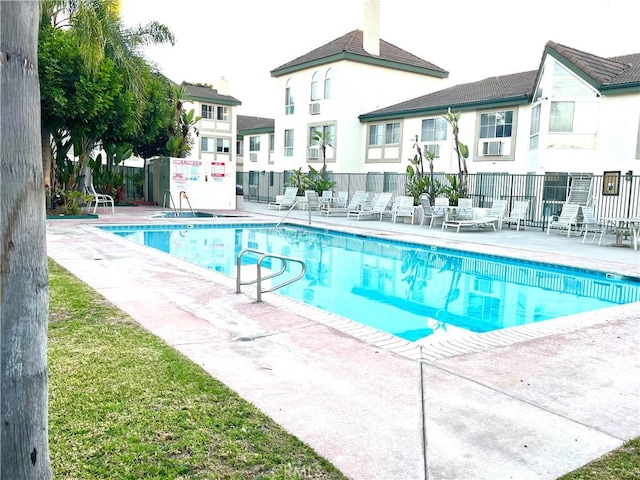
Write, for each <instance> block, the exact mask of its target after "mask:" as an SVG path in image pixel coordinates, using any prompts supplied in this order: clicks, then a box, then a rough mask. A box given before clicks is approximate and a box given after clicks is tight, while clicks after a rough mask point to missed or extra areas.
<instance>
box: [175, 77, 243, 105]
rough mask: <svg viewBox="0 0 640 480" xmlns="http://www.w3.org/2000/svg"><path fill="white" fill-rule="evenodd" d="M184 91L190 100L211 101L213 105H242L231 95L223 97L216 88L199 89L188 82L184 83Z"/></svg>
mask: <svg viewBox="0 0 640 480" xmlns="http://www.w3.org/2000/svg"><path fill="white" fill-rule="evenodd" d="M182 86H183V87H184V91H185V93H186V94H187V96H189V97H190V98H193V99H198V100H200V99H204V100H209V101H211V103H216V102H222V103H225V104H234V105H240V104H241V103H242V102H240V100H238V99H237V98H235V97H232V96H231V95H222V94H220V93H218V91H217V90H216V89H214V88H208V87H198V86H195V85H191V84H189V83H186V82H182Z"/></svg>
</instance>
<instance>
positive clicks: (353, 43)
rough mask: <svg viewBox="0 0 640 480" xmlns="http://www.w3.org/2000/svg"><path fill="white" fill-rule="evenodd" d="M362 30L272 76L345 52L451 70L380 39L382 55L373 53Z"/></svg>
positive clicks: (294, 62) (354, 31)
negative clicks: (366, 43)
mask: <svg viewBox="0 0 640 480" xmlns="http://www.w3.org/2000/svg"><path fill="white" fill-rule="evenodd" d="M362 37H363V33H362V30H353V31H352V32H349V33H347V34H345V35H343V36H342V37H340V38H336V39H335V40H333V41H331V42H329V43H327V44H326V45H323V46H321V47H318V48H316V49H315V50H312V51H311V52H309V53H306V54H305V55H302V56H301V57H298V58H296V59H294V60H291V61H290V62H287V63H285V64H283V65H280V66H279V67H277V68H275V69H273V70H272V71H271V75H272V76H277V73H278V72H279V71H280V70H283V69H289V68H292V67H296V66H304V65H305V64H307V63H309V62H316V61H321V60H323V59H328V58H329V57H333V56H335V55H341V54H345V53H349V54H353V55H358V56H361V57H367V58H369V59H378V60H383V61H387V62H392V63H397V64H401V65H408V66H411V67H417V68H420V69H428V70H432V71H434V72H439V73H441V74H442V76H448V75H449V72H447V71H446V70H444V69H442V68H440V67H438V66H437V65H434V64H433V63H431V62H427V61H426V60H423V59H421V58H420V57H417V56H415V55H413V54H411V53H409V52H407V51H405V50H402V49H401V48H399V47H396V46H395V45H393V44H391V43H389V42H386V41H385V40H382V39H380V55H379V56H375V55H371V54H370V53H369V52H367V51H366V50H365V49H364V48H363V46H362V45H363V41H362Z"/></svg>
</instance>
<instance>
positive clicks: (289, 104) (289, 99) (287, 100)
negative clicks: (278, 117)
mask: <svg viewBox="0 0 640 480" xmlns="http://www.w3.org/2000/svg"><path fill="white" fill-rule="evenodd" d="M291 84H292V82H291V79H289V80H287V86H286V88H285V89H284V114H285V115H293V112H294V110H295V104H294V103H293V92H292V91H291V89H292V86H291Z"/></svg>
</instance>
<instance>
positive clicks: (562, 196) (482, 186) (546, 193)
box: [236, 171, 640, 228]
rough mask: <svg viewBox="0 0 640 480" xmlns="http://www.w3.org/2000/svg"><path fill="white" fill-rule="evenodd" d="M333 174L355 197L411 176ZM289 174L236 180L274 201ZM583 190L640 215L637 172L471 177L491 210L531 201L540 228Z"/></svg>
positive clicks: (480, 201) (622, 212)
mask: <svg viewBox="0 0 640 480" xmlns="http://www.w3.org/2000/svg"><path fill="white" fill-rule="evenodd" d="M327 176H328V177H329V178H330V179H331V180H333V181H334V182H336V184H335V186H334V187H333V191H334V192H339V191H346V192H348V193H349V198H351V195H353V193H354V192H356V191H357V190H366V191H368V192H392V193H393V194H394V195H404V194H405V184H406V180H407V177H406V175H405V174H403V173H327ZM289 177H291V172H259V171H254V172H238V174H237V179H236V180H237V183H238V184H239V185H242V187H243V192H244V199H245V201H248V202H258V203H268V202H272V201H274V200H275V198H276V195H281V194H283V193H284V189H285V187H286V184H287V180H288V178H289ZM434 177H435V179H436V180H437V181H438V182H440V183H441V184H443V185H448V184H449V181H448V179H447V176H446V175H445V174H444V173H437V174H434ZM585 188H588V191H587V192H585V191H584V189H585ZM572 189H573V190H574V192H572ZM578 189H580V190H581V192H580V193H581V195H580V197H579V198H581V200H580V201H579V202H576V203H583V204H585V205H586V204H587V203H588V204H589V205H591V206H593V207H594V214H595V216H596V217H597V218H599V217H614V216H615V217H635V216H636V215H638V209H640V175H632V174H631V172H628V173H627V174H623V173H619V174H618V173H616V174H607V175H590V174H570V173H546V174H544V175H533V174H523V175H510V174H498V173H476V174H470V175H469V176H468V180H467V196H468V197H470V198H473V205H474V206H475V207H485V208H488V207H490V206H491V202H492V201H493V199H506V200H508V207H507V208H508V210H510V209H511V206H512V205H513V202H515V201H516V200H528V201H529V211H528V216H527V221H526V225H527V226H531V227H540V228H545V227H546V225H547V222H548V219H549V218H550V217H551V216H553V215H558V214H559V213H560V211H561V210H562V205H563V203H565V202H566V201H567V199H568V198H570V195H571V194H572V193H576V192H577V190H578Z"/></svg>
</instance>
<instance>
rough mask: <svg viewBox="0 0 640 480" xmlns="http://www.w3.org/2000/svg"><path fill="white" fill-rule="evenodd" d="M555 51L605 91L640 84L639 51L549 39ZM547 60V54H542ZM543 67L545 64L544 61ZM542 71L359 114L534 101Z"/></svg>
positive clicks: (408, 112) (494, 79)
mask: <svg viewBox="0 0 640 480" xmlns="http://www.w3.org/2000/svg"><path fill="white" fill-rule="evenodd" d="M548 50H553V52H555V53H556V54H558V55H560V56H561V57H563V58H565V59H566V60H567V61H569V62H570V63H572V64H573V65H575V67H576V68H577V69H578V70H580V71H581V72H583V73H584V74H585V75H587V76H588V77H589V78H591V79H592V80H593V81H594V82H595V83H596V84H598V85H599V86H600V88H601V89H602V90H605V89H607V90H613V89H615V88H620V87H625V86H629V85H633V86H637V87H640V53H633V54H629V55H621V56H618V57H611V58H603V57H598V56H597V55H592V54H590V53H586V52H582V51H580V50H576V49H574V48H570V47H567V46H565V45H560V44H558V43H554V42H547V44H546V46H545V52H546V51H548ZM543 61H544V56H543ZM541 66H542V63H541ZM539 72H540V70H532V71H529V72H521V73H513V74H510V75H502V76H499V77H489V78H485V79H484V80H480V81H476V82H471V83H464V84H461V85H455V86H453V87H449V88H446V89H444V90H439V91H437V92H433V93H429V94H427V95H423V96H422V97H418V98H413V99H411V100H407V101H404V102H402V103H398V104H395V105H391V106H388V107H385V108H381V109H379V110H375V111H373V112H368V113H365V114H363V115H360V119H361V120H366V119H370V118H375V117H381V116H382V117H387V118H391V117H403V116H407V115H411V114H412V113H413V114H416V115H418V114H424V113H425V112H429V111H439V110H440V111H441V110H445V109H447V108H449V107H451V108H456V109H463V108H465V107H468V108H477V107H478V106H479V105H482V104H489V103H501V102H502V103H506V102H510V101H513V102H514V103H515V102H522V101H531V97H532V95H533V89H534V88H535V84H536V80H537V78H538V75H539Z"/></svg>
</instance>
